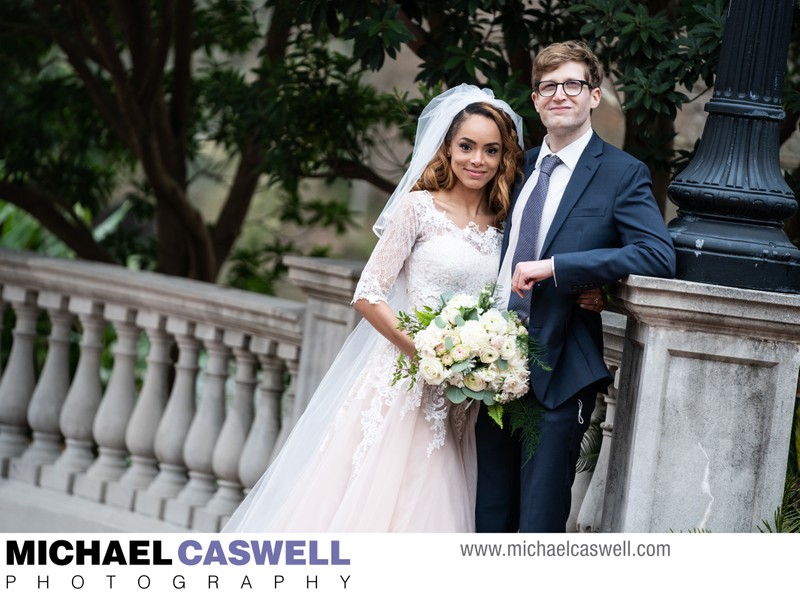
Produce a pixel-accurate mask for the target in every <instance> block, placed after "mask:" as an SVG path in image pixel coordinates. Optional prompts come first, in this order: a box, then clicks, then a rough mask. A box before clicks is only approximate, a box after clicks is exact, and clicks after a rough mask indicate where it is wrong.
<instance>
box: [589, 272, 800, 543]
mask: <svg viewBox="0 0 800 594" xmlns="http://www.w3.org/2000/svg"><path fill="white" fill-rule="evenodd" d="M615 291H616V297H617V298H618V300H619V302H620V303H621V305H622V307H623V308H624V309H625V310H626V311H627V312H628V314H629V316H630V317H629V320H628V326H627V331H626V339H625V341H626V342H625V350H624V354H623V361H622V367H621V370H622V373H621V377H620V386H619V397H618V402H617V409H616V418H615V423H614V440H613V442H612V443H613V445H612V451H611V465H610V468H609V475H608V483H607V487H606V499H605V506H604V509H603V521H602V529H603V531H609V532H668V531H675V532H680V531H690V530H694V529H703V530H709V531H711V532H752V531H755V530H756V527H757V526H758V525H760V524H761V522H762V521H763V520H771V519H772V518H773V516H774V513H775V510H776V509H777V507H778V506H779V505H780V504H781V501H782V496H783V489H784V481H785V472H786V464H787V457H788V456H787V453H788V450H787V448H788V443H789V435H790V431H791V423H792V410H793V404H794V398H795V391H796V387H797V378H798V372H800V296H797V295H789V294H783V293H771V292H763V291H755V290H749V289H734V288H726V287H721V286H717V285H709V284H701V283H694V282H689V281H679V280H672V279H658V278H648V277H639V276H631V277H629V278H628V280H627V281H626V282H623V283H621V284H620V285H618V286H617V287H616V289H615Z"/></svg>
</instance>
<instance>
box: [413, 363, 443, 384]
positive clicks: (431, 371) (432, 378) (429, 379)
mask: <svg viewBox="0 0 800 594" xmlns="http://www.w3.org/2000/svg"><path fill="white" fill-rule="evenodd" d="M419 372H420V374H421V375H422V377H423V379H424V380H425V383H427V384H431V385H433V386H438V385H439V384H441V383H442V382H443V381H444V378H445V371H444V366H443V365H442V363H441V361H439V359H435V358H427V359H422V360H421V361H420V362H419Z"/></svg>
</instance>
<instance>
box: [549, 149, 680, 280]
mask: <svg viewBox="0 0 800 594" xmlns="http://www.w3.org/2000/svg"><path fill="white" fill-rule="evenodd" d="M601 169H603V168H602V167H601ZM593 184H594V188H595V191H597V190H596V188H597V187H598V186H597V185H596V184H601V186H600V187H601V188H602V189H603V191H604V192H605V193H607V192H608V191H609V189H612V198H611V200H613V202H612V204H613V207H612V210H611V217H610V220H609V219H605V220H604V221H602V223H599V222H598V223H599V224H598V225H596V226H597V228H594V229H593V228H587V229H586V230H585V233H584V234H583V235H582V236H581V238H580V239H578V244H577V246H576V248H577V249H576V250H575V251H567V252H563V253H556V254H555V255H554V265H555V273H556V275H557V276H558V285H557V289H556V290H557V291H558V292H559V293H563V294H570V293H579V292H581V291H584V290H586V289H590V288H594V287H601V286H603V285H605V284H607V283H610V282H614V281H618V280H621V279H623V278H625V277H626V276H628V275H630V274H638V275H642V276H657V277H666V278H672V277H673V276H674V275H675V250H674V247H673V244H672V239H671V238H670V236H669V232H668V231H667V227H666V225H665V224H664V218H663V217H662V215H661V212H660V211H659V209H658V205H657V204H656V201H655V198H653V193H652V189H651V181H650V173H649V171H648V170H647V167H645V165H644V164H643V163H641V162H640V161H636V160H634V159H630V160H626V162H625V163H623V164H622V166H621V167H620V166H613V167H606V168H605V171H604V172H603V174H602V175H600V176H599V178H598V179H596V180H594V182H593ZM589 191H591V188H590V189H589ZM570 216H572V214H571V215H570Z"/></svg>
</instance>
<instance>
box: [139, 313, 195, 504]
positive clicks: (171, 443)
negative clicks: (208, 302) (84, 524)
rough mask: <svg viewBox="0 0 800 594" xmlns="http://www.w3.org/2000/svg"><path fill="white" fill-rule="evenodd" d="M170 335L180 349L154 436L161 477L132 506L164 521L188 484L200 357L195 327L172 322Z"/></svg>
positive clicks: (177, 320) (186, 323)
mask: <svg viewBox="0 0 800 594" xmlns="http://www.w3.org/2000/svg"><path fill="white" fill-rule="evenodd" d="M167 332H168V333H170V335H172V336H174V338H175V342H176V343H177V345H178V361H177V363H176V364H175V380H174V382H173V384H172V390H171V392H170V395H169V398H168V399H167V402H166V405H165V408H164V413H163V416H162V417H161V420H160V421H159V423H158V427H157V429H156V433H155V440H154V448H155V454H156V459H157V460H158V474H157V475H156V478H155V479H153V481H152V482H151V483H150V484H149V485H148V486H147V489H145V490H143V491H138V492H137V494H136V498H135V499H134V504H133V505H134V509H135V511H137V512H138V513H140V514H144V515H146V516H152V517H155V518H159V519H161V518H163V517H164V507H165V505H166V502H167V501H170V500H171V499H173V498H174V497H175V496H177V495H178V493H180V492H181V489H183V487H184V486H185V485H186V483H187V481H188V480H189V479H188V477H187V468H186V464H185V463H184V460H183V444H184V443H185V442H186V436H187V435H188V433H189V427H190V426H191V424H192V419H193V418H194V413H195V386H196V384H197V373H198V371H199V365H198V356H199V354H200V342H199V341H198V340H197V338H195V335H194V334H195V326H194V323H192V322H188V321H186V320H180V319H177V318H169V319H168V320H167Z"/></svg>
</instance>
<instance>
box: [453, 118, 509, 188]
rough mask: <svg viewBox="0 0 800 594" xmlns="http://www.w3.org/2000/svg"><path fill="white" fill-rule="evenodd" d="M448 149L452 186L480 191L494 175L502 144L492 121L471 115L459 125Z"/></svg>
mask: <svg viewBox="0 0 800 594" xmlns="http://www.w3.org/2000/svg"><path fill="white" fill-rule="evenodd" d="M449 149H450V166H451V167H452V168H453V173H454V174H455V176H456V179H457V180H458V181H457V182H456V185H458V184H461V185H463V186H465V187H466V188H469V189H471V190H480V189H482V188H484V187H485V186H486V184H488V183H489V182H490V181H491V180H492V179H493V178H494V176H495V175H496V174H497V170H498V168H499V167H500V160H501V158H502V155H503V142H502V138H501V137H500V130H499V129H498V128H497V124H495V123H494V121H493V120H491V119H489V118H487V117H486V116H482V115H479V114H472V115H470V116H467V117H466V118H465V119H464V121H463V122H461V125H460V126H459V128H458V130H457V131H456V133H455V134H454V135H453V140H452V141H451V142H450V147H449Z"/></svg>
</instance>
